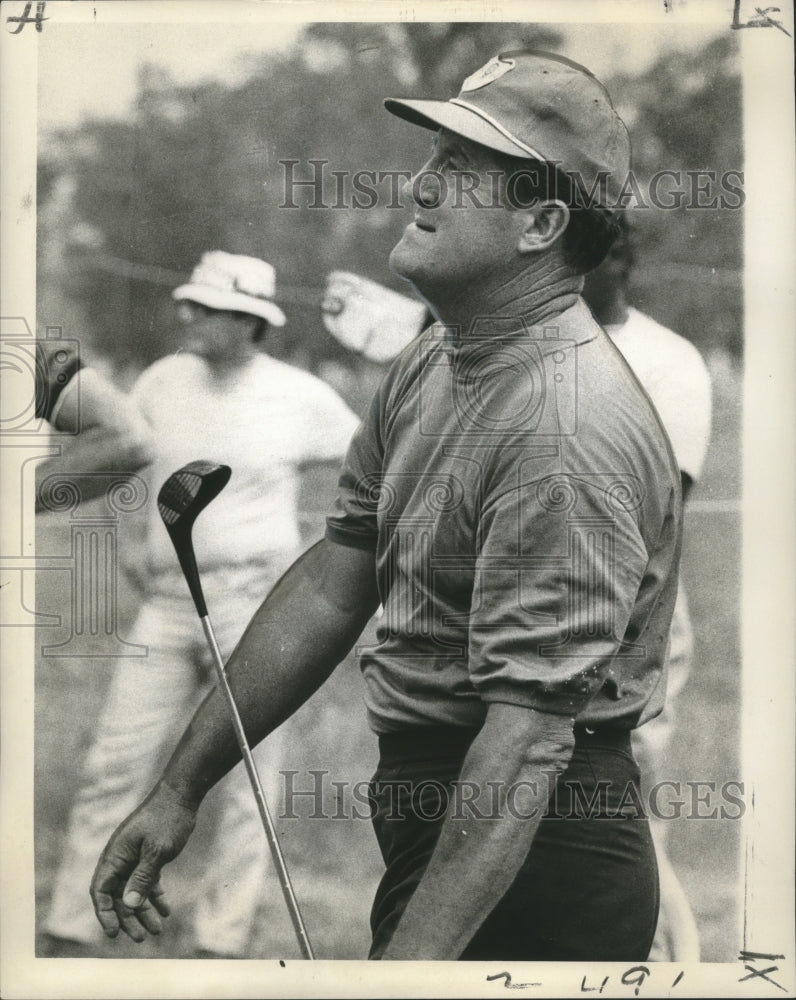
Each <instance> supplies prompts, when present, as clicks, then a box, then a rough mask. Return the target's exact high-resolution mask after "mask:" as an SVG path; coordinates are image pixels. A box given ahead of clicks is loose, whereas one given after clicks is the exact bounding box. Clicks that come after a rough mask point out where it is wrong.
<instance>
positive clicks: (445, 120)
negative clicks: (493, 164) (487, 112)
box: [384, 97, 543, 160]
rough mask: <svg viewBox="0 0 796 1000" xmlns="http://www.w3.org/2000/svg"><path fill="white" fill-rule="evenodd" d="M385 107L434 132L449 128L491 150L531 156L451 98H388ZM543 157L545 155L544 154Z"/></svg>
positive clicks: (398, 115)
mask: <svg viewBox="0 0 796 1000" xmlns="http://www.w3.org/2000/svg"><path fill="white" fill-rule="evenodd" d="M384 107H385V108H386V109H387V110H388V111H389V112H390V114H393V115H395V116H396V117H398V118H403V120H404V121H407V122H411V123H412V124H413V125H419V126H420V127H421V128H428V129H431V130H432V131H434V132H436V131H437V129H439V128H447V129H450V131H451V132H455V133H456V134H457V135H461V136H463V137H464V138H465V139H470V140H472V142H477V143H480V145H482V146H486V147H487V148H488V149H495V150H497V151H498V152H499V153H506V154H508V155H509V156H521V157H523V159H526V160H527V159H529V158H530V154H529V152H528V150H527V149H523V148H522V146H518V145H517V143H515V142H512V141H511V139H509V138H508V136H505V135H504V134H503V133H502V132H501V131H500V130H499V129H497V128H495V126H494V125H491V124H490V123H489V122H488V121H486V119H484V118H482V117H481V116H480V115H479V114H477V113H476V112H475V111H470V109H469V108H463V107H460V106H459V105H458V104H451V102H450V101H410V100H404V99H403V98H396V97H388V98H387V99H386V100H385V102H384ZM539 158H540V159H542V158H543V157H542V156H541V154H540V155H539Z"/></svg>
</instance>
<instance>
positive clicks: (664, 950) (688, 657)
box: [583, 216, 711, 962]
mask: <svg viewBox="0 0 796 1000" xmlns="http://www.w3.org/2000/svg"><path fill="white" fill-rule="evenodd" d="M634 264H635V253H634V248H633V231H632V227H631V225H630V223H629V221H628V219H627V217H626V216H623V217H622V218H621V234H620V236H619V238H618V239H617V241H616V242H615V243H614V245H613V247H612V248H611V250H610V252H609V253H608V256H607V257H606V259H605V260H604V261H603V263H602V264H601V265H600V266H599V267H598V268H596V269H595V270H594V271H592V272H590V273H589V274H588V275H587V276H586V282H585V286H584V289H583V297H584V298H585V300H586V302H587V303H588V305H589V307H590V308H591V310H592V312H593V313H594V316H595V318H596V319H597V321H598V322H599V323H600V324H601V326H602V327H603V329H604V330H605V331H606V332H607V333H608V335H609V336H610V338H611V340H612V341H613V343H614V344H615V345H616V346H617V347H618V348H619V350H620V351H621V352H622V355H623V356H624V358H625V360H626V361H627V363H628V364H629V365H630V367H631V368H632V369H633V372H634V373H635V375H636V377H637V378H638V380H639V381H640V382H641V384H642V386H643V387H644V388H645V389H646V391H647V392H648V394H649V396H650V398H651V399H652V402H653V403H654V405H655V408H656V409H657V411H658V414H659V415H660V418H661V421H662V422H663V425H664V427H665V428H666V431H667V433H668V435H669V439H670V441H671V443H672V448H673V450H674V454H675V458H676V459H677V464H678V466H679V468H680V478H681V481H682V489H683V499H684V500H686V499H687V498H688V496H689V494H690V492H691V490H692V488H693V486H694V483H695V482H696V481H697V480H698V479H699V476H700V474H701V472H702V467H703V464H704V461H705V455H706V453H707V448H708V442H709V440H710V425H711V382H710V374H709V372H708V369H707V366H706V365H705V362H704V361H703V359H702V355H701V354H700V353H699V351H698V350H697V348H696V347H695V346H694V345H693V344H692V343H691V342H690V341H688V340H686V339H685V338H684V337H681V336H679V335H678V334H676V333H674V332H673V331H672V330H668V329H666V327H664V326H661V325H660V323H656V322H655V320H654V319H652V318H651V317H650V316H647V315H645V314H644V313H642V312H640V311H639V310H638V309H635V308H634V307H633V306H631V305H629V304H628V301H627V289H628V284H629V281H630V276H631V273H632V270H633V266H634ZM670 641H671V645H670V649H669V677H668V688H667V694H666V704H665V707H664V709H663V711H662V712H661V714H660V715H659V716H658V717H657V718H655V719H653V720H652V721H650V722H649V723H648V724H647V725H645V726H641V727H640V728H638V729H636V730H635V731H634V733H633V749H634V753H635V755H636V757H637V759H638V760H639V763H640V765H641V770H642V774H645V776H646V784H647V785H648V786H652V785H653V784H654V783H655V782H656V781H658V780H662V779H665V778H667V777H669V775H667V774H666V773H665V770H664V762H665V760H666V753H667V750H668V748H669V744H670V741H671V736H672V729H673V718H674V716H675V711H674V702H675V700H676V699H677V697H678V696H679V694H680V692H681V691H682V689H683V687H684V685H685V683H686V681H687V680H688V676H689V674H690V672H691V663H692V658H693V651H694V635H693V628H692V625H691V619H690V615H689V611H688V599H687V596H686V592H685V589H684V587H683V581H682V579H681V580H680V585H679V589H678V593H677V603H676V604H675V607H674V614H673V616H672V628H671V640H670ZM651 826H652V833H653V837H654V839H655V847H656V852H657V855H658V870H659V876H660V889H661V905H660V915H659V919H658V927H657V930H656V934H655V941H654V944H653V949H652V952H651V954H650V958H651V959H653V960H657V961H672V962H674V961H678V962H696V961H699V932H698V929H697V925H696V922H695V920H694V916H693V913H692V912H691V907H690V905H689V902H688V898H687V896H686V894H685V891H684V890H683V887H682V885H681V884H680V881H679V879H678V878H677V875H676V873H675V870H674V868H673V867H672V864H671V861H670V860H669V857H668V854H667V839H668V838H667V833H668V828H667V824H666V822H665V821H662V820H657V821H656V820H655V818H654V817H653V818H652V820H651Z"/></svg>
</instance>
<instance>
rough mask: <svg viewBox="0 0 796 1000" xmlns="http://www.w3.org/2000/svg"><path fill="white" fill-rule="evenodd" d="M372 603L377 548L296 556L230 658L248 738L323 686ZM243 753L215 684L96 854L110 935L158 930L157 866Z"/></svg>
mask: <svg viewBox="0 0 796 1000" xmlns="http://www.w3.org/2000/svg"><path fill="white" fill-rule="evenodd" d="M230 599H231V600H234V594H230ZM377 606H378V595H377V591H376V571H375V559H374V556H373V553H371V552H366V551H360V550H359V549H353V548H347V547H344V546H341V545H336V544H334V543H332V542H328V541H322V542H319V543H318V544H317V545H315V546H313V548H311V549H310V550H309V551H308V552H306V553H305V554H304V555H303V556H302V557H301V558H300V559H299V560H297V562H295V563H294V564H293V566H292V567H291V568H290V569H289V570H288V571H287V573H286V574H285V575H284V576H283V577H282V579H281V580H280V581H279V582H278V583H277V584H276V586H275V587H274V589H273V590H272V591H271V593H270V594H269V595H268V597H267V598H266V600H265V601H264V602H263V604H262V606H261V607H260V609H259V611H258V612H257V613H256V614H255V616H254V618H253V619H252V621H251V623H250V624H249V627H248V628H247V629H246V632H245V633H244V635H243V637H242V639H241V641H240V642H239V644H238V646H237V647H236V649H235V651H234V652H233V654H232V656H231V657H230V659H229V662H228V665H227V671H228V676H229V681H230V686H231V688H232V691H233V694H234V696H235V700H236V702H237V704H238V706H239V710H240V714H241V718H242V721H243V726H244V729H245V731H246V734H247V736H248V739H249V742H250V743H251V744H252V745H256V744H257V743H258V742H260V740H262V739H263V738H264V737H265V736H267V735H268V733H270V732H271V731H272V730H274V729H275V728H276V727H277V726H278V725H279V724H280V723H281V722H283V721H284V720H285V719H287V718H288V717H289V716H290V715H292V713H293V712H294V711H295V710H296V709H297V708H298V707H299V706H300V705H302V704H303V703H304V702H305V701H306V700H307V698H309V697H310V695H312V694H313V692H314V691H316V690H317V689H318V688H319V687H320V686H321V684H322V683H323V682H324V681H325V680H326V679H327V677H328V676H329V675H330V674H331V672H332V671H333V670H334V668H335V666H336V665H337V664H338V663H339V662H340V661H341V660H342V659H343V657H344V656H345V655H346V653H348V652H349V650H350V649H351V648H352V646H353V645H354V643H355V642H356V640H357V638H358V636H359V635H360V633H361V632H362V629H363V628H364V627H365V625H366V623H367V621H368V619H369V618H370V616H371V615H372V614H373V612H374V611H375V610H376V607H377ZM239 759H240V751H239V749H238V744H237V741H236V740H235V736H234V732H233V729H232V726H231V724H230V721H229V714H228V708H227V706H226V703H225V701H224V698H223V695H222V694H221V693H220V692H217V691H214V692H212V693H211V694H210V695H209V696H208V697H207V699H206V700H205V701H204V703H203V704H202V705H201V707H200V708H199V710H198V711H197V713H196V715H195V716H194V718H193V720H192V721H191V723H190V725H189V726H188V728H187V730H186V731H185V733H184V734H183V737H182V739H181V740H180V742H179V744H178V746H177V749H176V750H175V752H174V755H173V756H172V758H171V760H170V762H169V764H168V765H167V767H166V770H165V772H164V774H163V776H162V778H161V779H160V781H159V782H158V783H157V785H156V786H155V788H154V789H153V791H152V792H151V793H150V795H149V796H148V798H147V799H146V801H145V802H144V803H142V805H141V806H139V808H138V809H137V810H136V811H135V812H134V813H133V814H132V815H131V816H130V817H128V819H127V820H125V822H124V823H122V825H121V826H120V827H119V828H118V829H117V830H116V832H115V833H114V834H113V836H112V837H111V839H110V841H109V843H108V845H107V847H106V848H105V850H104V851H103V853H102V856H101V858H100V860H99V863H98V865H97V870H96V872H95V873H94V878H93V880H92V886H91V895H92V900H93V902H94V908H95V911H96V913H97V918H98V920H99V921H100V923H101V924H102V927H103V929H104V930H105V933H106V934H107V935H108V936H109V937H115V936H116V935H117V934H118V932H119V929H120V928H121V929H122V930H123V931H124V932H125V933H126V934H128V935H129V936H130V937H131V938H133V939H134V940H138V941H140V940H143V939H144V937H146V935H147V934H148V933H152V934H155V933H158V931H159V929H160V921H159V917H158V913H159V914H161V915H165V914H167V913H168V906H167V904H166V903H165V899H164V898H163V895H162V892H161V890H160V887H159V878H160V871H161V869H162V867H163V866H164V865H165V864H166V863H167V862H168V861H170V860H171V859H172V858H174V857H175V856H176V855H177V854H179V852H180V851H181V850H182V848H183V846H184V845H185V842H186V841H187V839H188V837H189V836H190V833H191V830H192V829H193V824H194V817H195V813H196V809H197V808H198V806H199V803H200V802H201V800H202V798H203V797H204V795H205V794H206V793H207V792H208V791H209V789H210V788H211V787H212V786H213V785H214V784H215V783H216V782H217V781H218V780H219V779H220V778H221V777H223V775H225V774H226V773H227V772H228V771H229V770H230V769H231V768H232V767H233V766H234V765H235V764H236V763H237V762H238V760H239ZM155 910H156V911H157V913H156V912H155Z"/></svg>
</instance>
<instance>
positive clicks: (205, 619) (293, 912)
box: [200, 615, 315, 959]
mask: <svg viewBox="0 0 796 1000" xmlns="http://www.w3.org/2000/svg"><path fill="white" fill-rule="evenodd" d="M200 617H201V621H202V628H203V629H204V632H205V636H206V637H207V643H208V645H209V647H210V651H211V652H212V654H213V665H214V667H215V670H216V675H217V677H218V683H219V685H220V687H221V689H222V691H223V692H224V696H225V697H226V699H227V704H228V705H229V710H230V714H231V716H232V725H233V728H234V730H235V736H236V738H237V740H238V746H239V747H240V752H241V754H242V755H243V763H244V765H245V767H246V771H247V773H248V775H249V781H250V782H251V786H252V790H253V791H254V797H255V799H256V800H257V808H258V810H259V812H260V818H261V819H262V821H263V827H264V829H265V836H266V839H267V840H268V846H269V847H270V848H271V854H272V855H273V858H274V863H275V864H276V871H277V875H278V876H279V884H280V885H281V886H282V893H283V894H284V897H285V903H286V904H287V908H288V912H289V913H290V919H291V920H292V921H293V927H294V929H295V931H296V937H297V938H298V942H299V947H300V948H301V953H302V955H303V957H304V958H310V959H314V958H315V956H314V955H313V953H312V945H311V944H310V939H309V937H308V936H307V929H306V927H305V926H304V921H303V920H302V918H301V912H300V911H299V905H298V901H297V899H296V895H295V893H294V892H293V886H292V884H291V882H290V875H289V873H288V870H287V865H286V864H285V859H284V857H283V855H282V848H281V847H280V846H279V840H278V838H277V835H276V830H275V829H274V824H273V821H272V819H271V814H270V813H269V811H268V805H267V803H266V801H265V793H264V792H263V786H262V784H261V783H260V776H259V775H258V774H257V768H256V767H255V764H254V758H253V757H252V752H251V750H250V749H249V743H248V740H247V739H246V733H245V732H244V730H243V723H242V722H241V718H240V713H239V712H238V706H237V705H236V704H235V698H234V696H233V694H232V690H231V689H230V686H229V681H228V680H227V674H226V671H225V670H224V661H223V660H222V658H221V651H220V650H219V648H218V643H217V642H216V637H215V633H214V632H213V626H212V624H211V622H210V618H209V616H208V615H202V616H200Z"/></svg>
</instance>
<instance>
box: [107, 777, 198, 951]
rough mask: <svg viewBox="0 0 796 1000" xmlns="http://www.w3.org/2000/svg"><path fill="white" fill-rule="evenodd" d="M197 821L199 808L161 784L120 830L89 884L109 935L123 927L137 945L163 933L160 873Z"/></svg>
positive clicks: (166, 911) (166, 912)
mask: <svg viewBox="0 0 796 1000" xmlns="http://www.w3.org/2000/svg"><path fill="white" fill-rule="evenodd" d="M195 822H196V810H195V809H194V808H191V807H190V806H189V805H188V804H187V803H185V802H184V801H183V800H182V799H180V798H179V796H178V795H177V794H176V793H175V792H174V791H172V790H171V789H170V788H169V787H168V786H167V785H163V784H160V785H158V786H157V787H156V788H155V790H154V791H153V792H152V794H151V795H150V796H149V797H148V798H147V799H146V800H145V801H144V802H143V803H142V804H141V805H140V806H139V807H138V809H136V811H135V812H134V813H132V814H131V815H130V816H129V817H128V818H127V819H126V820H125V821H124V822H123V823H122V824H121V826H119V827H118V828H117V829H116V832H115V833H114V834H113V836H112V837H111V839H110V840H109V841H108V844H107V846H106V848H105V850H104V851H103V852H102V855H101V856H100V859H99V862H98V864H97V868H96V871H95V872H94V878H93V879H92V880H91V901H92V903H93V904H94V912H95V913H96V914H97V919H98V920H99V922H100V924H102V929H103V930H104V931H105V933H106V934H107V935H108V937H111V938H115V937H116V936H117V935H118V933H119V929H120V928H121V929H122V930H123V931H124V933H125V934H126V935H127V936H128V937H130V938H132V939H133V941H138V942H141V941H143V940H144V939H145V938H146V937H147V935H148V934H159V933H160V930H161V921H160V918H161V917H167V916H168V915H169V906H168V903H167V902H166V897H165V895H164V894H163V890H162V889H161V887H160V870H161V868H163V866H164V865H165V864H167V863H168V862H169V861H172V860H173V859H174V858H175V857H176V856H177V855H178V854H179V853H180V851H181V850H182V849H183V847H184V846H185V844H186V841H187V840H188V838H189V837H190V835H191V832H192V831H193V828H194V824H195Z"/></svg>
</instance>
